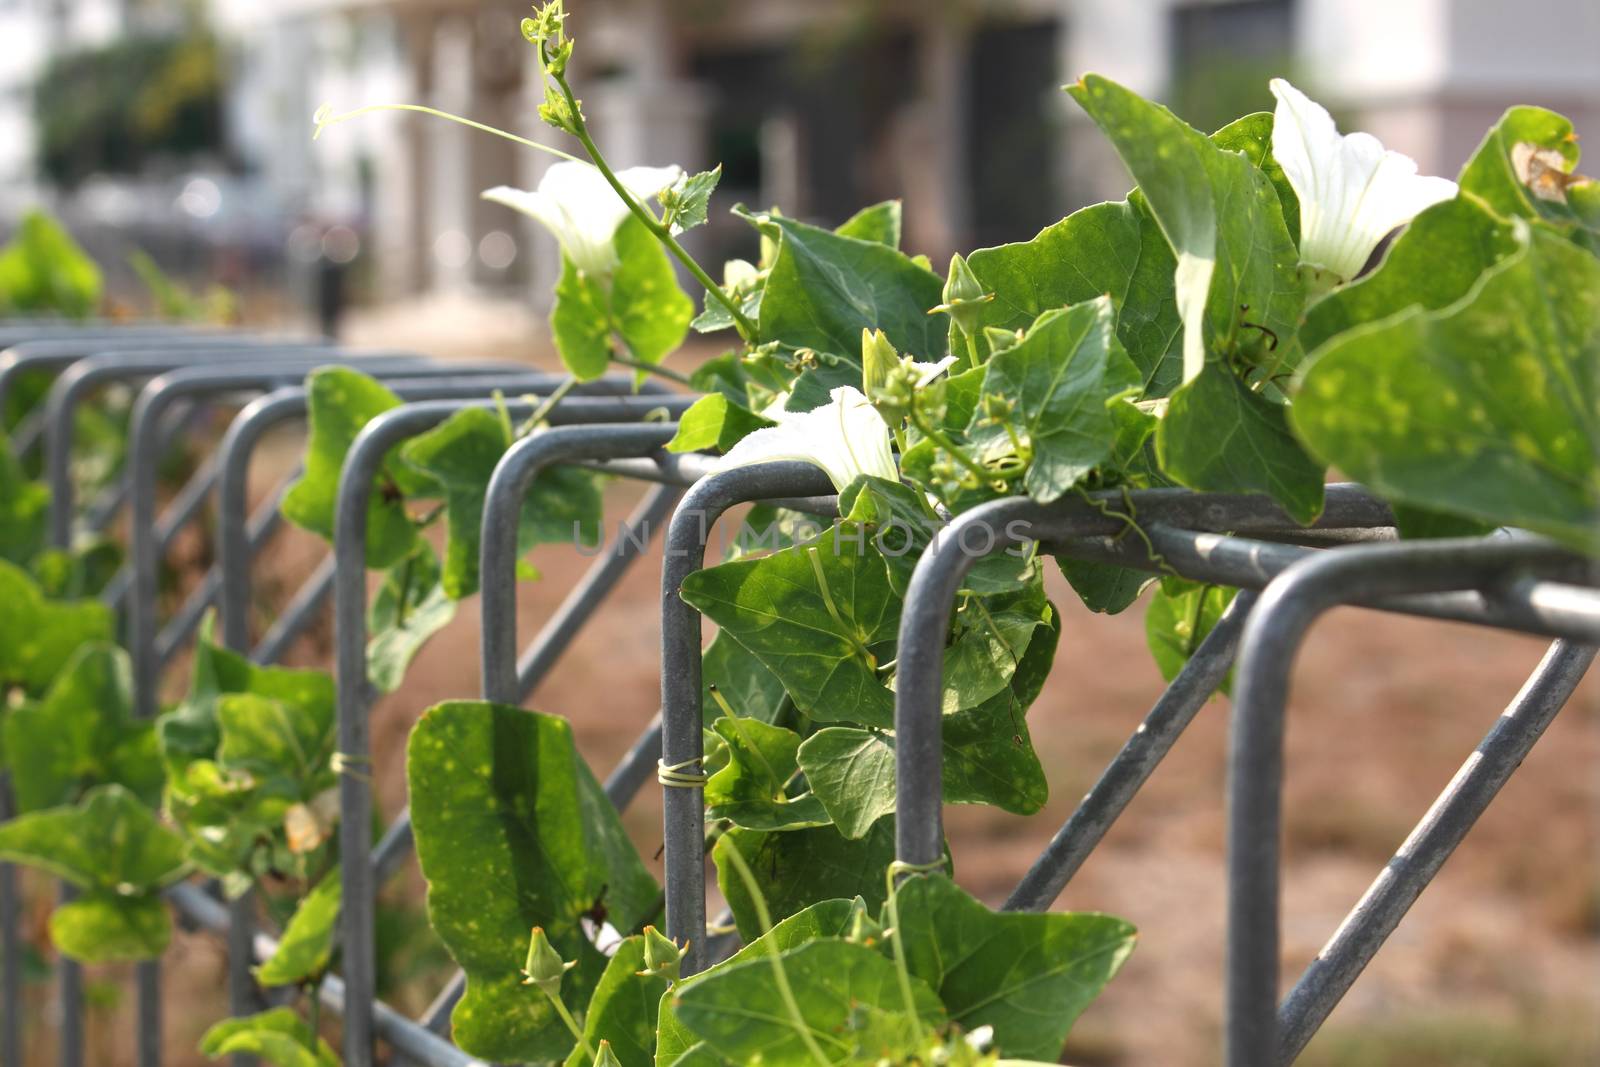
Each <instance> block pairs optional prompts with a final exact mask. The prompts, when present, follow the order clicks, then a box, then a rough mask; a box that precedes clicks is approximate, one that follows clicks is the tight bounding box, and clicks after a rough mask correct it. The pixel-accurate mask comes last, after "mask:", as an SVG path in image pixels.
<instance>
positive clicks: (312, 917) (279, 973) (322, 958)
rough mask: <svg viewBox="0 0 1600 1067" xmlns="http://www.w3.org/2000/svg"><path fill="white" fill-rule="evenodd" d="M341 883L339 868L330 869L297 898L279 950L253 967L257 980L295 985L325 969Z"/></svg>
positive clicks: (331, 940)
mask: <svg viewBox="0 0 1600 1067" xmlns="http://www.w3.org/2000/svg"><path fill="white" fill-rule="evenodd" d="M340 885H341V882H340V879H339V872H338V871H333V872H331V873H329V874H327V875H324V876H323V879H322V881H321V882H318V883H317V887H316V888H315V889H313V890H312V891H311V892H309V893H307V894H306V896H305V899H303V900H301V901H300V906H299V907H298V908H296V909H295V911H294V915H293V916H291V917H290V919H289V925H288V926H286V927H284V929H283V936H282V937H281V938H279V939H278V951H276V952H274V953H273V954H272V958H271V959H269V960H267V961H266V962H265V963H263V964H262V965H261V966H259V967H257V968H256V981H257V982H259V983H261V984H262V985H264V986H277V985H295V984H298V983H300V982H304V981H308V980H310V979H312V978H316V977H317V976H318V975H321V974H323V973H325V972H326V971H327V969H328V961H329V959H330V958H331V957H332V955H333V931H334V926H335V925H336V924H337V923H338V921H339V896H340Z"/></svg>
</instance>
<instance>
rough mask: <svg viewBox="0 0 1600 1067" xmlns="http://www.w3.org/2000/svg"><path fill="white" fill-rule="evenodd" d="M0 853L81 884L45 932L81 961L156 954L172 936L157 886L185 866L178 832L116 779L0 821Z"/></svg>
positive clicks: (164, 884) (178, 874) (179, 874)
mask: <svg viewBox="0 0 1600 1067" xmlns="http://www.w3.org/2000/svg"><path fill="white" fill-rule="evenodd" d="M0 859H3V860H8V861H10V862H12V863H21V864H25V865H27V866H30V867H37V868H39V869H40V870H43V871H47V872H49V873H50V874H53V875H55V876H56V877H58V878H61V879H63V880H64V881H67V882H70V883H72V884H73V885H75V886H77V887H78V888H79V889H81V890H83V895H82V896H81V897H79V898H78V899H76V900H74V901H73V902H71V903H69V904H65V905H63V906H61V907H59V908H57V909H56V911H55V912H54V913H53V914H52V915H51V917H50V933H51V938H52V939H53V940H54V941H55V944H56V948H58V949H59V950H60V951H61V952H63V953H64V954H66V955H68V956H71V957H73V958H75V959H78V960H82V961H83V962H85V963H111V962H118V961H123V960H136V959H147V958H149V957H152V956H158V955H160V954H161V952H162V950H164V949H165V948H166V947H167V941H168V940H169V939H170V938H171V936H172V921H171V919H170V918H169V917H168V915H167V910H166V906H165V905H164V904H163V903H162V901H161V899H160V891H161V890H162V889H164V888H166V887H167V886H168V885H171V884H172V883H173V882H175V881H177V880H178V879H179V878H181V877H182V876H183V874H184V873H185V872H186V871H187V869H188V864H187V860H186V857H185V849H184V844H183V839H182V838H181V837H179V836H178V835H177V834H176V833H174V832H173V831H171V830H169V829H167V828H166V827H164V826H162V825H161V824H160V823H159V822H157V821H156V817H155V815H154V813H153V812H151V810H150V809H149V808H148V807H146V806H145V805H144V804H143V803H142V802H141V801H140V800H139V799H138V798H137V797H135V796H134V795H133V794H132V793H130V792H128V791H127V790H126V789H124V788H123V787H122V786H120V785H106V786H100V787H98V788H96V789H92V790H90V791H89V792H88V793H87V794H86V795H85V796H84V798H83V799H82V800H81V801H79V802H78V803H77V804H75V805H63V806H59V807H53V808H46V809H44V810H42V811H35V812H31V813H29V814H25V815H20V816H18V817H17V818H15V819H12V820H11V821H9V822H7V823H4V824H0Z"/></svg>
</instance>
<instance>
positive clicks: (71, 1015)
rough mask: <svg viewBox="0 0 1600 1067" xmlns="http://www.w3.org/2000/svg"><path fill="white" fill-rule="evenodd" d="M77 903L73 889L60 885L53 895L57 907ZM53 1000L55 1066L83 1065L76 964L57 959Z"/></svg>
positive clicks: (80, 972) (79, 983)
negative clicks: (56, 1003) (56, 1007)
mask: <svg viewBox="0 0 1600 1067" xmlns="http://www.w3.org/2000/svg"><path fill="white" fill-rule="evenodd" d="M76 899H78V890H77V887H76V886H74V885H72V884H71V883H68V882H62V883H61V886H60V888H59V889H58V891H57V894H56V901H57V903H58V904H70V903H72V902H73V901H74V900H76ZM56 996H57V997H58V998H60V1009H61V1022H60V1028H59V1030H58V1031H57V1038H58V1041H59V1044H58V1046H57V1058H56V1062H57V1063H59V1064H60V1065H61V1067H82V1065H83V1036H84V1011H83V965H82V964H81V963H79V962H78V961H77V960H74V959H69V958H67V957H66V956H59V957H58V958H57V960H56Z"/></svg>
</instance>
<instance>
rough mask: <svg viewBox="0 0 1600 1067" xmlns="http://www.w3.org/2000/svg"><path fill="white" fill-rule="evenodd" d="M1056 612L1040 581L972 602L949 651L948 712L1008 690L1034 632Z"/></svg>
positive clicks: (945, 706) (959, 616) (946, 666)
mask: <svg viewBox="0 0 1600 1067" xmlns="http://www.w3.org/2000/svg"><path fill="white" fill-rule="evenodd" d="M1053 612H1054V609H1053V608H1052V607H1051V606H1050V601H1049V600H1047V599H1046V598H1045V595H1044V585H1043V583H1042V582H1041V581H1038V580H1035V581H1032V582H1029V583H1028V584H1027V585H1025V586H1023V587H1022V588H1020V589H1017V590H1014V591H1012V592H1007V593H1000V594H996V595H994V596H990V597H980V598H972V599H970V600H968V602H967V603H966V604H965V605H964V606H963V607H962V609H961V611H960V612H959V613H958V614H957V615H956V635H955V638H954V639H953V640H952V641H951V642H950V644H949V645H948V646H947V647H946V648H945V650H944V698H943V704H942V710H943V711H944V713H945V714H946V715H952V714H954V713H955V712H958V711H960V710H962V709H963V708H970V707H975V706H976V705H978V704H981V703H983V702H984V701H986V700H988V699H989V698H990V697H992V696H994V695H995V694H996V693H998V692H1000V691H1001V690H1002V689H1004V688H1005V687H1006V686H1007V684H1009V683H1010V681H1011V677H1012V675H1014V674H1015V673H1016V671H1017V666H1018V664H1019V663H1020V662H1021V660H1022V657H1023V654H1024V653H1025V651H1026V650H1027V648H1028V642H1029V641H1031V640H1032V639H1033V634H1034V631H1035V630H1036V629H1038V628H1039V627H1040V626H1041V625H1045V624H1047V623H1048V622H1049V620H1050V616H1051V614H1052V613H1053Z"/></svg>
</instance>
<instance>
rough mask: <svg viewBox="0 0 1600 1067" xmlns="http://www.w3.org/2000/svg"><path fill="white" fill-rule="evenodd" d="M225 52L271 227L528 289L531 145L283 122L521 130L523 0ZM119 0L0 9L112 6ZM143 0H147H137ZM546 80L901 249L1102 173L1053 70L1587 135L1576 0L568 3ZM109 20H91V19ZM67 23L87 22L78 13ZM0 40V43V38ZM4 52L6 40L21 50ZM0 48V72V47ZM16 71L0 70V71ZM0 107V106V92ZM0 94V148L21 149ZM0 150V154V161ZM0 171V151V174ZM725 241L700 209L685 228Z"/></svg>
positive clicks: (413, 284)
mask: <svg viewBox="0 0 1600 1067" xmlns="http://www.w3.org/2000/svg"><path fill="white" fill-rule="evenodd" d="M210 4H211V17H212V20H213V22H214V23H215V24H216V26H217V28H218V30H219V32H220V33H222V34H223V35H224V37H225V38H226V39H227V40H229V41H231V42H232V51H231V62H232V74H231V77H232V91H231V94H230V99H231V103H230V106H229V116H228V117H229V128H230V131H231V132H230V138H231V141H232V144H233V150H234V153H235V155H236V156H237V158H238V161H239V162H242V163H243V164H244V165H245V166H247V167H248V168H250V169H251V170H252V171H253V172H254V173H255V174H256V175H257V176H259V177H260V178H261V179H262V185H263V187H264V188H268V189H271V190H272V191H273V195H274V198H276V199H279V200H281V202H282V203H283V204H284V205H287V206H286V207H285V208H284V210H285V212H286V213H287V214H288V215H289V216H290V217H289V218H287V219H286V220H285V221H286V225H287V226H289V227H293V226H294V225H296V224H297V223H299V224H303V225H302V227H301V228H302V229H314V228H317V227H323V226H326V225H328V224H330V223H336V222H337V223H344V224H346V225H349V226H351V227H352V228H353V229H354V230H355V231H356V232H357V233H360V234H362V235H363V238H364V240H365V242H366V247H365V249H364V251H366V252H367V253H369V255H368V256H367V257H366V260H367V262H368V263H369V265H370V266H371V267H372V269H373V270H374V271H375V282H376V285H377V288H378V290H379V291H380V292H381V293H383V294H385V295H388V296H401V295H404V294H408V293H416V292H423V291H451V290H470V289H487V290H498V291H511V292H526V291H529V289H530V286H531V287H532V291H533V292H534V293H536V294H537V293H545V292H548V289H549V283H550V281H551V274H552V272H553V270H554V256H553V253H552V251H551V249H550V245H549V242H548V240H547V239H546V238H544V237H543V235H542V234H540V233H538V232H537V231H536V229H535V227H534V224H532V223H531V222H529V221H527V220H523V219H521V218H519V217H517V216H515V215H513V214H512V213H511V212H509V211H508V210H507V209H505V208H502V207H499V206H497V205H492V204H487V203H483V202H481V201H480V200H479V199H478V197H477V194H478V193H479V192H480V191H481V190H483V189H486V188H488V187H490V186H494V185H499V184H512V185H521V186H532V185H534V184H536V183H537V181H538V177H539V174H540V173H541V171H542V170H543V168H544V166H545V165H546V163H547V157H545V156H542V155H541V154H538V153H535V152H532V151H528V150H526V149H521V148H518V147H517V146H514V145H512V144H509V143H507V142H504V141H501V140H498V139H495V138H492V137H489V136H487V135H484V134H480V133H477V132H474V131H471V130H467V129H465V128H462V127H459V126H455V125H451V124H448V123H444V122H440V121H438V120H434V119H428V118H424V117H420V116H416V115H396V114H376V115H371V116H367V117H364V118H362V119H361V120H359V121H355V122H351V123H348V124H344V125H341V126H339V127H337V128H335V129H331V130H329V131H328V132H327V133H326V134H325V135H324V136H323V137H322V138H321V139H320V140H318V141H317V142H315V143H313V142H312V141H311V139H310V134H311V129H312V120H311V116H312V114H313V112H314V111H315V110H316V109H317V108H318V107H319V106H320V105H322V104H325V103H326V104H328V105H331V106H332V107H333V109H334V110H336V111H345V110H348V109H352V108H355V107H359V106H361V105H364V104H369V103H381V102H414V103H425V104H428V105H431V106H434V107H437V108H440V109H442V110H446V111H450V112H454V113H457V114H461V115H467V116H471V117H473V118H475V119H478V120H480V121H483V122H485V123H488V124H490V125H495V126H500V127H504V128H508V129H512V130H514V131H516V132H518V133H521V134H523V135H526V136H530V137H548V138H549V139H552V140H554V139H556V138H557V137H558V135H556V134H554V133H551V132H549V131H542V128H541V127H540V125H539V123H538V121H537V118H536V116H535V108H536V106H537V103H538V97H539V87H538V86H537V84H536V77H535V73H536V72H535V71H534V69H533V63H532V58H531V53H530V50H529V48H528V46H527V45H526V43H525V42H524V41H523V40H522V38H521V36H520V34H519V32H518V23H519V22H520V20H521V18H522V17H523V16H524V15H525V14H527V13H528V0H275V2H272V3H263V2H261V0H210ZM145 6H148V4H147V3H142V2H141V0H71V2H70V3H55V2H54V0H51V2H48V3H47V2H45V0H0V39H3V40H9V39H10V37H9V35H8V33H7V28H8V27H9V25H10V23H8V22H7V20H8V19H11V18H14V17H15V12H17V11H18V10H19V9H38V8H53V7H61V8H68V7H70V8H71V9H72V10H73V11H74V13H75V14H74V15H73V21H74V24H76V23H77V22H78V21H82V22H84V23H85V24H88V23H94V24H95V25H100V24H101V23H99V22H95V20H94V19H91V18H90V17H89V16H88V15H87V14H86V12H89V11H90V10H91V9H96V10H98V9H102V8H103V9H106V10H110V11H114V12H115V11H121V12H123V15H124V17H126V11H127V10H128V9H131V8H142V7H145ZM157 6H159V5H157ZM568 8H569V9H570V10H571V12H572V17H571V20H570V22H569V27H570V30H571V32H572V34H573V36H574V37H576V38H577V39H578V42H579V47H578V52H577V58H576V60H575V63H574V69H573V78H574V82H575V84H576V85H577V86H578V87H579V91H580V95H581V96H582V97H583V100H584V104H585V110H586V113H587V114H588V116H589V118H590V120H591V124H592V126H593V127H594V128H595V130H596V131H597V133H598V135H599V137H600V140H601V143H602V146H603V147H605V149H606V150H607V152H608V153H609V154H611V155H612V157H613V159H614V161H615V162H616V163H618V164H619V165H629V164H635V163H654V164H661V163H668V162H673V163H679V164H681V165H683V166H685V167H687V168H690V169H697V168H700V167H704V166H708V165H710V164H711V163H713V162H717V161H720V162H721V163H722V164H723V167H724V176H723V182H722V188H721V190H720V192H719V196H718V200H717V203H718V205H719V206H726V205H731V204H733V203H735V202H738V201H743V202H745V203H748V204H752V205H760V206H765V205H768V204H773V203H776V204H781V205H782V206H783V207H784V209H785V210H786V211H788V212H790V213H791V214H796V215H800V216H802V217H806V218H812V219H817V220H822V221H837V220H840V219H842V218H844V217H845V216H847V215H848V214H850V213H851V212H852V211H854V210H855V209H856V208H858V207H860V206H862V205H864V204H867V203H870V202H873V201H875V200H878V199H882V198H885V197H890V196H901V197H903V198H904V200H905V218H906V244H907V246H908V247H909V248H911V249H913V250H916V251H923V252H928V253H929V254H931V255H932V256H933V257H934V258H935V260H938V259H940V258H941V257H942V256H944V255H947V254H948V252H949V251H950V250H952V249H954V248H960V247H967V248H970V247H972V246H974V245H979V244H992V243H998V242H1002V241H1007V240H1016V239H1024V238H1026V237H1028V236H1030V235H1031V234H1032V233H1033V232H1035V231H1036V230H1037V229H1039V228H1040V227H1042V226H1044V225H1046V224H1048V223H1050V222H1052V221H1054V220H1055V219H1058V218H1060V217H1061V216H1062V215H1063V214H1065V213H1066V212H1067V211H1069V210H1071V209H1073V208H1074V207H1077V206H1080V205H1081V204H1083V203H1087V202H1090V201H1093V200H1097V199H1103V198H1106V197H1112V196H1120V195H1121V194H1122V193H1123V192H1124V191H1125V190H1126V187H1127V184H1128V181H1127V178H1126V176H1125V173H1124V171H1123V170H1122V168H1121V166H1120V164H1119V163H1118V162H1117V161H1116V159H1115V158H1114V156H1112V154H1111V152H1110V149H1109V147H1108V146H1107V144H1106V142H1105V139H1104V138H1103V137H1101V136H1100V135H1099V133H1098V132H1097V131H1095V130H1094V129H1093V128H1092V127H1091V126H1089V125H1088V124H1087V122H1086V121H1085V120H1084V119H1083V117H1082V115H1081V114H1080V113H1078V111H1077V109H1076V107H1075V106H1074V105H1072V103H1071V101H1070V100H1069V99H1068V98H1067V97H1066V96H1065V95H1064V94H1063V93H1061V92H1060V91H1059V88H1060V86H1061V85H1062V84H1063V83H1065V82H1068V81H1071V80H1073V79H1074V78H1076V77H1077V76H1078V75H1079V74H1080V73H1082V72H1083V71H1087V70H1096V71H1099V72H1101V73H1104V74H1106V75H1109V76H1111V77H1113V78H1116V79H1118V80H1120V81H1123V82H1125V83H1127V84H1128V85H1130V86H1131V87H1133V88H1135V89H1137V90H1138V91H1140V92H1142V93H1145V94H1148V95H1151V96H1155V97H1157V98H1160V99H1163V100H1165V101H1168V102H1169V103H1171V104H1172V105H1173V106H1174V108H1175V109H1176V110H1177V111H1178V112H1179V113H1180V114H1181V115H1183V116H1184V117H1186V118H1188V119H1190V121H1192V122H1194V123H1195V124H1196V125H1200V126H1203V127H1214V126H1216V125H1218V124H1220V123H1221V122H1222V121H1224V120H1225V119H1227V118H1230V117H1234V116H1237V115H1239V114H1242V113H1244V112H1245V111H1249V110H1256V109H1262V108H1269V107H1270V106H1271V98H1270V96H1269V95H1268V93H1267V90H1266V79H1267V77H1268V76H1269V75H1271V74H1274V73H1287V74H1288V75H1289V76H1290V77H1292V78H1294V79H1296V80H1297V81H1299V82H1301V83H1302V84H1304V85H1305V86H1306V87H1307V88H1308V89H1310V90H1311V91H1312V92H1313V93H1314V95H1317V96H1318V97H1319V98H1320V99H1323V100H1325V101H1327V102H1328V103H1329V104H1330V106H1332V107H1333V108H1334V110H1335V112H1336V113H1337V114H1338V115H1339V117H1340V118H1341V120H1342V121H1343V122H1344V123H1345V124H1346V125H1347V126H1350V125H1359V126H1360V127H1362V128H1365V129H1369V130H1371V131H1373V132H1374V133H1376V134H1377V135H1378V136H1379V137H1380V138H1382V139H1383V140H1384V142H1385V143H1386V144H1389V145H1391V146H1394V147H1397V148H1400V149H1402V150H1404V151H1406V152H1409V153H1410V154H1412V155H1414V156H1416V157H1417V159H1418V160H1419V162H1420V163H1421V165H1422V167H1423V168H1424V169H1425V170H1427V171H1431V172H1434V173H1445V174H1451V173H1454V172H1455V170H1456V169H1457V168H1458V167H1459V165H1460V163H1461V162H1462V161H1463V160H1464V159H1465V157H1466V156H1467V154H1468V153H1469V152H1470V151H1471V149H1472V147H1473V146H1474V145H1475V144H1476V142H1477V140H1478V139H1479V138H1480V137H1481V136H1482V133H1483V131H1484V129H1485V128H1486V127H1487V126H1488V125H1489V124H1490V123H1492V122H1493V121H1494V119H1495V117H1496V116H1498V114H1499V113H1500V112H1501V111H1502V110H1503V109H1504V107H1505V106H1506V105H1508V104H1510V103H1517V102H1526V103H1537V104H1543V105H1545V106H1548V107H1552V108H1555V109H1557V110H1560V111H1562V112H1564V113H1566V114H1568V115H1570V116H1571V117H1572V118H1573V119H1574V121H1575V122H1576V123H1577V125H1578V128H1579V129H1580V130H1596V129H1600V63H1596V62H1595V57H1596V56H1597V55H1600V3H1597V2H1596V0H920V2H916V0H903V2H902V0H568ZM111 25H115V23H114V21H113V23H111ZM96 32H105V31H104V30H100V31H96ZM9 51H11V50H0V56H4V55H5V54H6V53H7V52H9ZM24 51H26V49H24ZM6 61H7V60H5V59H0V63H3V62H6ZM16 77H17V75H16V74H15V73H14V72H12V73H7V72H5V71H4V70H0V80H4V79H5V78H11V80H12V82H13V83H15V81H16ZM8 99H9V98H8ZM11 121H12V119H11V118H8V117H7V113H6V112H5V110H4V108H0V146H12V145H15V144H18V143H25V142H26V140H27V138H26V137H21V136H8V135H7V134H8V132H15V130H16V128H15V126H7V125H6V124H7V123H8V122H11ZM11 150H12V149H11V148H10V147H5V148H3V149H0V151H11ZM0 170H3V165H0ZM692 236H693V237H694V239H695V240H696V241H697V242H698V245H699V248H700V250H701V251H703V252H704V253H705V255H706V256H707V258H709V259H712V260H715V259H717V258H718V257H720V256H722V255H725V254H736V253H745V254H748V245H749V235H748V230H747V228H746V227H744V225H743V224H742V223H740V222H739V221H738V220H736V219H731V218H729V217H727V215H726V214H725V213H716V214H715V216H714V218H713V224H712V225H711V226H710V227H707V228H706V229H705V230H703V231H696V233H695V234H694V235H692Z"/></svg>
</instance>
